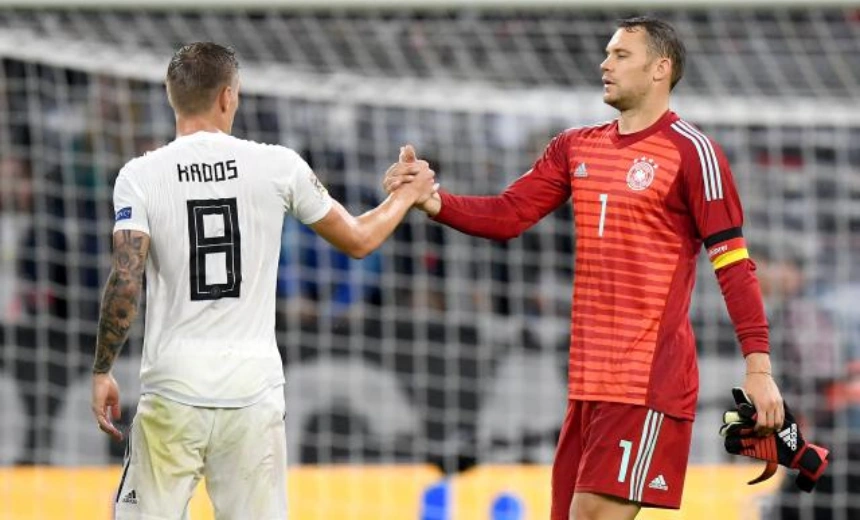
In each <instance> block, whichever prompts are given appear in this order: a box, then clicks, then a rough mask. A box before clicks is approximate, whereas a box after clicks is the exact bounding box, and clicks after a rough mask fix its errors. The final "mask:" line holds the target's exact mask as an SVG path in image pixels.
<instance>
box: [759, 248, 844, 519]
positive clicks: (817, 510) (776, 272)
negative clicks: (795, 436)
mask: <svg viewBox="0 0 860 520" xmlns="http://www.w3.org/2000/svg"><path fill="white" fill-rule="evenodd" d="M757 262H758V266H759V279H760V281H761V285H762V292H763V294H764V296H765V298H766V300H767V304H768V314H769V317H770V322H771V345H772V352H773V355H774V356H775V358H776V362H775V363H774V366H775V368H777V369H778V371H779V379H780V387H781V388H782V389H783V396H784V397H785V400H786V402H788V403H789V404H790V405H791V406H792V408H793V411H795V413H796V414H797V415H798V416H799V419H800V421H801V423H805V431H804V434H805V435H806V436H807V437H808V438H809V439H810V440H814V442H816V443H818V444H822V445H824V446H827V447H828V448H830V449H831V451H832V463H831V466H830V467H829V468H828V471H827V473H825V474H824V476H823V477H822V478H821V480H820V481H819V483H818V485H817V487H816V491H815V492H814V493H813V494H811V495H806V494H804V493H801V492H799V491H798V490H797V488H796V487H795V485H794V478H793V477H789V478H787V479H786V481H785V483H784V485H783V486H782V488H781V490H780V492H779V494H778V495H777V496H776V498H775V503H774V504H773V507H772V509H771V510H770V512H769V514H768V515H766V517H767V518H772V519H774V520H838V519H842V518H851V519H853V518H860V503H857V502H854V503H852V502H851V501H852V500H856V493H852V492H851V491H850V490H857V489H860V421H858V419H860V391H858V388H860V357H858V352H860V347H858V345H857V344H855V342H856V341H857V340H858V337H860V336H858V335H857V334H856V331H853V330H852V329H854V328H856V327H857V326H858V325H857V324H858V323H860V310H858V309H857V307H856V302H857V299H856V297H857V296H858V295H860V287H856V286H851V285H850V284H848V285H847V286H843V287H839V288H837V289H835V290H822V289H821V288H818V289H817V290H815V291H813V290H811V289H812V288H811V287H809V285H810V284H809V283H808V282H807V280H806V278H805V276H804V264H803V262H802V260H801V259H799V258H791V257H789V258H787V259H776V258H768V257H762V258H759V259H758V260H757ZM852 301H853V302H854V305H853V306H852V305H851V303H850V302H852ZM846 463H847V464H846ZM852 497H853V498H852Z"/></svg>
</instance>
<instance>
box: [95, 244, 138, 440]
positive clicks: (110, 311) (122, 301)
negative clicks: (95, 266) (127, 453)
mask: <svg viewBox="0 0 860 520" xmlns="http://www.w3.org/2000/svg"><path fill="white" fill-rule="evenodd" d="M147 253H149V236H148V235H147V234H145V233H141V232H140V231H130V230H120V231H117V232H115V233H114V234H113V268H112V269H111V272H110V276H109V277H108V281H107V285H106V286H105V292H104V294H103V295H102V308H101V315H100V316H99V332H98V338H97V339H96V360H95V363H93V395H92V411H93V415H95V417H96V421H97V422H98V425H99V428H100V429H101V430H102V431H103V432H105V433H107V434H108V435H110V436H111V437H113V438H114V439H115V440H117V441H121V440H122V433H121V432H120V431H119V430H118V429H117V428H116V426H114V424H113V422H112V421H111V419H113V420H116V419H119V418H120V405H119V386H118V385H117V383H116V380H115V379H114V378H113V376H112V375H111V373H110V369H111V367H113V362H114V360H115V359H116V356H117V354H119V350H120V348H122V344H123V343H125V340H126V339H128V331H129V329H130V328H131V325H132V323H134V318H135V317H136V316H137V308H138V303H139V302H140V293H141V290H142V288H143V269H144V266H145V265H146V256H147Z"/></svg>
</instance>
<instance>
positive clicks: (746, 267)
mask: <svg viewBox="0 0 860 520" xmlns="http://www.w3.org/2000/svg"><path fill="white" fill-rule="evenodd" d="M716 274H717V281H718V282H719V283H720V289H721V290H722V292H723V298H724V299H725V301H726V308H727V309H728V311H729V317H731V319H732V323H733V324H734V326H735V333H736V334H737V337H738V341H740V344H741V351H742V352H743V354H744V356H747V355H749V354H752V353H753V352H765V353H768V352H770V340H769V334H768V325H767V315H766V314H765V310H764V302H763V301H762V296H761V288H760V287H759V283H758V278H757V277H756V275H755V264H754V263H753V261H752V260H750V259H748V258H746V259H743V260H740V261H738V262H735V263H733V264H731V265H728V266H726V267H723V268H721V269H718V270H717V273H716Z"/></svg>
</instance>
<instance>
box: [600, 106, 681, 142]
mask: <svg viewBox="0 0 860 520" xmlns="http://www.w3.org/2000/svg"><path fill="white" fill-rule="evenodd" d="M678 119H680V118H679V117H678V115H677V114H676V113H675V112H672V111H671V110H667V111H666V112H665V113H664V114H663V115H662V116H660V119H658V120H657V121H655V122H654V124H652V125H651V126H649V127H648V128H645V129H642V130H639V131H638V132H633V133H632V134H623V135H622V134H620V133H619V132H618V120H617V119H616V120H615V121H613V122H612V125H610V127H609V139H610V140H611V141H612V144H614V145H615V147H616V148H624V147H625V146H630V145H631V144H633V143H636V142H638V141H641V140H642V139H645V138H646V137H650V136H652V135H654V134H655V133H657V132H659V131H660V130H663V129H664V128H667V127H668V126H669V125H671V124H672V123H674V122H675V121H677V120H678Z"/></svg>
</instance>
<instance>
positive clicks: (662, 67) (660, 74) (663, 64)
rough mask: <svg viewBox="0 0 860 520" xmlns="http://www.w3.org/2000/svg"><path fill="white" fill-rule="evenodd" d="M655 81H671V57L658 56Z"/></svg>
mask: <svg viewBox="0 0 860 520" xmlns="http://www.w3.org/2000/svg"><path fill="white" fill-rule="evenodd" d="M653 78H654V81H655V82H657V83H659V82H661V81H671V80H672V60H670V59H669V58H658V59H657V63H656V66H655V67H654V76H653Z"/></svg>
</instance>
